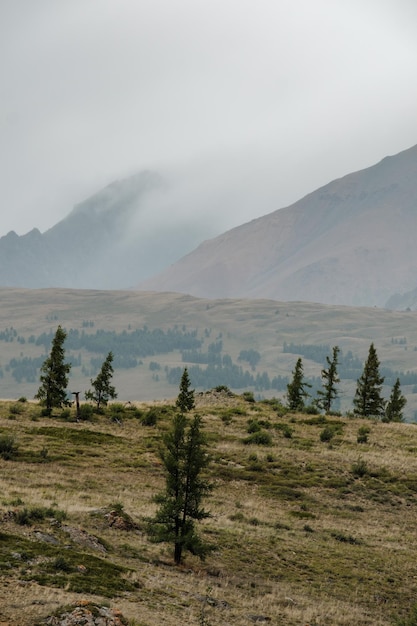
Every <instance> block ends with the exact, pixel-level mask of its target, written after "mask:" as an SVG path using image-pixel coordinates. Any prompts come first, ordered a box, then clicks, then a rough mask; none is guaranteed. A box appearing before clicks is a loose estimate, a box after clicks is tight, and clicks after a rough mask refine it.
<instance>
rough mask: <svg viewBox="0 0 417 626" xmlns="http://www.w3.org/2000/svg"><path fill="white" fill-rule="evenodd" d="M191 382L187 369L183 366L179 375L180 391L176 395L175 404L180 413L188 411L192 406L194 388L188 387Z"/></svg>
mask: <svg viewBox="0 0 417 626" xmlns="http://www.w3.org/2000/svg"><path fill="white" fill-rule="evenodd" d="M190 387H191V382H190V377H189V376H188V370H187V368H186V367H185V368H184V371H183V373H182V376H181V382H180V392H179V394H178V397H177V401H176V406H177V407H178V409H179V410H180V411H181V413H188V411H191V410H192V409H193V408H194V404H195V403H194V389H190Z"/></svg>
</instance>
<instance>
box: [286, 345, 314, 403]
mask: <svg viewBox="0 0 417 626" xmlns="http://www.w3.org/2000/svg"><path fill="white" fill-rule="evenodd" d="M307 387H311V385H310V384H309V383H307V382H306V381H305V379H304V367H303V361H302V359H301V358H299V359H298V361H297V363H296V364H295V368H294V369H293V371H292V379H291V381H290V382H289V383H288V385H287V406H288V408H289V410H290V411H302V410H303V408H304V407H305V402H304V400H305V399H306V398H308V397H309V395H310V394H309V393H308V391H306V388H307Z"/></svg>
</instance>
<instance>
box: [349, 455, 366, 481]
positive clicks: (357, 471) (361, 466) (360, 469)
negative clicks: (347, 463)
mask: <svg viewBox="0 0 417 626" xmlns="http://www.w3.org/2000/svg"><path fill="white" fill-rule="evenodd" d="M352 474H353V475H354V476H355V478H362V477H363V476H366V475H367V474H369V467H368V464H367V462H366V461H365V460H364V459H358V460H357V461H355V462H354V463H352Z"/></svg>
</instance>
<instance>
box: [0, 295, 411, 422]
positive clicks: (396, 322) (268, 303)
mask: <svg viewBox="0 0 417 626" xmlns="http://www.w3.org/2000/svg"><path fill="white" fill-rule="evenodd" d="M0 303H1V306H0V398H19V397H21V396H26V397H27V398H33V396H34V395H35V393H36V391H37V388H38V384H39V365H37V367H32V369H31V375H32V379H31V380H28V379H27V378H25V377H24V376H23V378H22V379H21V381H20V382H18V381H17V379H16V377H15V375H17V373H18V368H22V367H24V366H25V363H26V364H27V360H32V361H31V362H32V363H34V362H35V360H36V359H37V363H40V362H42V357H45V354H46V352H48V351H49V349H50V343H48V341H50V339H49V340H47V341H45V342H44V343H36V342H35V340H38V339H39V337H40V336H41V335H42V334H45V335H46V336H48V333H49V334H50V333H54V332H55V330H56V328H57V326H58V324H61V325H62V326H63V327H64V328H66V329H67V331H71V330H73V331H74V332H77V333H80V334H82V333H85V334H86V336H88V337H91V336H95V335H98V338H99V339H100V338H102V339H103V341H102V344H101V345H100V346H99V347H95V348H94V350H95V351H92V350H93V347H92V346H91V345H87V344H86V343H84V344H79V345H76V344H74V345H76V347H75V348H68V350H67V356H68V360H70V361H72V362H73V363H74V364H73V367H72V370H71V376H70V391H75V390H77V391H81V392H82V396H83V394H84V391H85V390H86V389H88V388H89V386H90V378H91V377H94V376H95V374H96V373H97V365H96V363H97V361H98V362H100V361H101V362H102V361H103V360H104V358H105V356H106V355H107V352H108V351H109V350H110V349H112V348H113V343H112V341H113V338H112V335H111V334H112V333H114V334H116V335H117V340H118V341H119V344H117V343H115V344H114V345H115V347H114V352H115V357H116V358H115V363H114V365H115V376H114V383H115V386H116V389H117V391H118V394H119V399H120V400H121V401H126V400H131V401H134V400H143V401H146V400H151V399H156V400H160V399H164V398H168V399H169V398H172V397H173V396H175V395H176V391H177V386H178V383H179V376H177V375H176V374H175V368H183V367H184V366H185V365H187V366H188V367H189V370H190V375H191V382H192V384H193V386H195V387H196V388H197V389H200V390H202V389H208V388H211V387H214V386H217V385H219V384H226V385H227V386H229V387H230V388H233V389H234V390H236V391H237V392H239V393H242V392H243V391H245V390H251V391H254V392H255V394H256V396H257V397H259V396H263V397H272V396H277V397H280V396H282V394H283V393H284V392H285V381H284V382H283V384H282V385H281V388H280V389H278V388H269V389H268V388H265V386H262V385H258V387H256V385H255V384H254V383H251V384H247V382H246V379H243V381H242V377H241V378H240V379H238V380H237V381H236V377H234V374H235V369H236V368H241V369H242V371H243V372H244V373H246V372H247V374H248V375H249V376H252V377H253V378H254V379H256V378H257V377H262V376H263V375H264V374H266V375H267V376H268V377H269V380H270V381H272V379H273V378H274V377H282V378H283V379H285V378H286V377H288V376H290V375H291V371H292V369H293V368H294V365H295V363H296V360H297V358H298V356H301V357H302V358H303V364H304V370H305V373H306V375H307V376H308V377H311V378H313V379H314V378H317V377H319V376H320V371H321V368H322V367H323V366H324V365H325V357H324V356H323V351H321V353H320V355H319V356H320V358H315V360H314V359H313V358H311V352H312V348H320V347H323V346H324V347H325V350H329V354H330V351H331V347H332V346H334V345H338V346H339V347H340V348H341V350H342V351H343V353H344V354H348V353H349V352H351V353H352V355H353V356H354V357H355V358H356V359H357V360H359V369H358V368H357V369H356V370H355V371H353V372H351V374H350V376H351V377H350V378H344V377H343V376H342V378H343V380H342V384H341V388H340V391H341V407H340V408H341V410H342V412H346V411H349V410H351V408H352V397H353V395H354V392H355V388H356V380H357V378H358V377H359V375H360V373H361V372H360V366H361V364H362V363H363V362H364V360H365V358H366V356H367V353H368V349H369V345H370V343H371V342H374V344H375V347H376V349H377V353H378V356H379V359H380V361H381V365H382V367H383V368H388V369H389V370H390V372H391V373H392V374H393V373H396V372H400V379H401V383H402V388H403V391H404V393H405V395H406V396H407V399H408V404H407V407H406V412H405V413H406V417H407V419H408V420H410V421H412V420H414V419H415V413H416V411H417V393H416V390H417V384H416V380H415V379H416V377H417V312H414V311H413V312H411V311H408V312H407V311H405V312H398V311H387V310H383V309H376V308H375V309H374V308H353V307H344V306H326V305H320V304H314V303H305V302H277V301H274V300H240V299H235V300H233V299H230V300H209V299H199V298H193V297H191V296H185V295H180V294H172V293H146V292H134V291H89V290H70V289H45V290H24V289H0ZM11 327H13V332H14V333H15V336H11V335H10V333H9V335H8V334H7V332H5V331H6V330H7V329H10V328H11ZM144 328H146V329H147V331H146V332H147V333H148V336H149V337H150V343H151V345H155V344H156V340H155V338H154V337H153V335H152V333H159V335H161V334H162V335H164V337H165V339H166V337H167V336H168V334H169V333H172V332H173V331H175V332H176V333H178V335H181V334H185V335H187V334H190V333H191V334H192V333H194V334H195V337H196V340H197V341H198V342H200V343H201V346H200V347H199V348H198V351H200V352H201V353H202V355H203V356H204V355H206V356H208V355H209V352H210V349H211V348H210V346H212V347H213V346H214V347H216V346H219V345H220V344H221V352H220V353H219V354H218V355H217V356H218V357H219V358H220V359H224V358H227V359H230V362H231V363H232V366H229V367H223V369H222V370H218V371H217V372H216V373H215V375H214V377H212V378H210V379H206V380H204V379H203V380H202V383H201V384H200V383H199V381H198V380H194V379H193V374H192V368H195V371H196V372H197V373H198V372H201V371H202V370H204V369H205V368H206V367H207V366H206V364H204V363H196V362H195V361H196V358H195V357H194V362H193V361H192V360H191V359H192V358H193V357H192V355H190V351H188V354H186V351H184V350H182V349H181V344H180V343H178V344H176V345H177V347H175V346H172V345H170V346H168V347H167V346H165V347H164V345H162V346H161V348H160V350H159V351H156V352H155V353H154V354H151V353H149V351H147V352H146V351H145V352H144V351H143V350H139V354H137V355H136V356H135V355H134V354H133V358H134V359H136V361H135V360H133V362H131V361H129V362H127V361H126V360H125V361H123V362H120V359H119V357H126V358H128V357H129V358H130V356H132V353H129V354H126V352H124V353H123V351H125V350H126V349H127V348H133V347H135V346H134V345H133V344H134V339H135V337H134V333H137V331H138V329H139V331H140V332H143V329H144ZM100 333H101V334H100ZM103 333H107V334H108V335H106V336H105V335H104V334H103ZM105 337H108V339H105ZM149 337H148V338H149ZM164 337H163V338H164ZM165 339H164V340H165ZM135 341H136V339H135ZM285 344H287V345H288V346H289V345H291V344H293V345H295V346H298V347H299V349H300V350H302V351H301V352H300V353H297V349H294V350H293V351H285V350H284V345H285ZM135 345H136V344H135ZM250 350H252V351H255V352H257V353H258V354H259V361H258V362H257V363H256V364H255V365H254V366H253V367H252V366H251V364H250V363H248V362H247V361H244V360H239V356H240V354H241V352H242V351H250ZM119 352H120V355H119V354H118V353H119ZM13 359H14V360H15V361H16V363H17V367H16V369H14V367H13V365H11V361H12V360H13ZM118 359H119V360H118ZM233 368H234V369H233ZM407 372H411V374H412V378H411V380H410V381H408V382H407V381H406V380H405V377H404V376H403V374H405V373H407ZM170 373H172V374H173V375H172V376H170V377H168V375H169V374H170ZM227 376H228V377H229V378H227V379H226V377H227ZM386 382H387V385H386V388H385V389H384V396H385V397H386V398H387V397H388V396H389V393H390V387H391V386H392V384H393V381H392V375H391V379H390V377H387V381H386ZM235 383H236V384H235Z"/></svg>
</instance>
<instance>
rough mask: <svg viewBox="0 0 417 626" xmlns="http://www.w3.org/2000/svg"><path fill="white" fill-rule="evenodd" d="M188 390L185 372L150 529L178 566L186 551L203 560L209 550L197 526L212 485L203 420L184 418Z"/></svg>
mask: <svg viewBox="0 0 417 626" xmlns="http://www.w3.org/2000/svg"><path fill="white" fill-rule="evenodd" d="M189 386H190V385H189V380H188V374H187V373H186V370H185V371H184V374H183V377H182V379H181V385H180V394H179V396H178V399H177V406H178V408H179V409H180V411H179V412H178V413H177V414H176V415H175V416H174V419H173V423H172V428H171V430H170V431H169V432H168V433H167V434H166V435H165V437H164V439H163V444H164V446H163V449H162V451H161V460H162V463H163V466H164V470H165V491H164V492H163V493H161V494H159V495H158V496H156V498H155V501H156V502H157V503H158V504H159V505H160V507H159V509H158V511H157V513H156V515H155V517H154V518H153V519H152V520H151V521H150V523H149V526H148V534H149V536H150V538H151V539H152V540H153V541H155V542H168V543H173V544H174V561H175V563H176V564H177V565H178V564H179V563H181V560H182V557H183V552H184V550H188V551H189V552H191V553H192V554H195V555H197V556H199V557H200V558H204V557H205V555H206V554H207V552H208V550H209V549H210V546H208V545H207V544H206V543H204V542H203V541H202V540H201V538H200V537H199V535H198V534H197V531H196V527H195V522H197V521H200V520H203V519H205V518H207V517H209V515H210V514H209V513H208V512H207V511H206V510H205V509H204V508H203V507H202V500H203V498H204V497H205V496H207V495H208V494H209V492H210V491H211V489H212V485H211V484H210V483H209V482H208V481H207V480H206V479H205V478H204V477H203V476H202V472H203V471H204V470H205V469H206V468H207V465H208V463H209V457H208V454H207V441H206V437H205V435H204V433H203V431H202V423H201V417H200V416H197V415H196V416H194V418H193V420H192V421H191V423H189V422H188V419H187V416H186V414H185V413H186V411H187V410H190V409H191V408H192V407H191V404H193V403H191V397H190V396H189V395H188V393H189V392H190V390H189ZM187 407H190V409H187Z"/></svg>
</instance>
